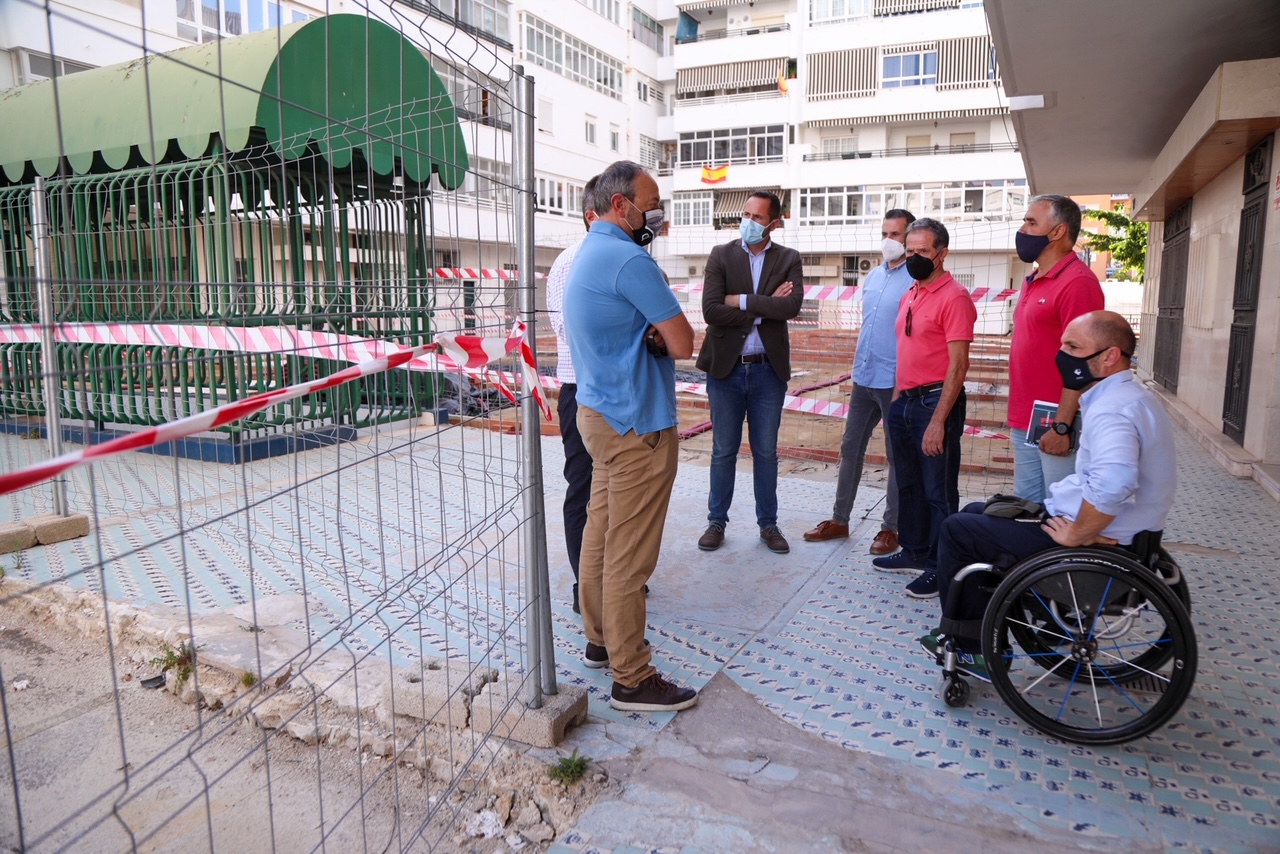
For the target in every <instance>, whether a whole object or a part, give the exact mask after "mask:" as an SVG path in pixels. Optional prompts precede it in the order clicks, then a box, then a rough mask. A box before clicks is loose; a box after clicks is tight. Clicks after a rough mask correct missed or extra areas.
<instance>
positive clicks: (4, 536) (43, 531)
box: [0, 513, 89, 555]
mask: <svg viewBox="0 0 1280 854" xmlns="http://www.w3.org/2000/svg"><path fill="white" fill-rule="evenodd" d="M88 535H89V517H88V516H86V515H85V514H83V513H72V514H71V515H70V516H58V515H49V516H32V517H31V518H30V519H22V520H20V521H17V522H4V523H2V524H0V555H3V554H12V553H13V552H21V551H25V550H26V549H29V548H33V547H34V546H37V545H41V546H47V545H50V544H52V543H61V542H63V541H64V540H74V539H76V538H77V537H87V536H88Z"/></svg>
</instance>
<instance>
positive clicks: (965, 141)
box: [950, 132, 978, 148]
mask: <svg viewBox="0 0 1280 854" xmlns="http://www.w3.org/2000/svg"><path fill="white" fill-rule="evenodd" d="M977 142H978V135H977V134H976V133H972V132H971V133H953V134H951V138H950V144H951V147H952V148H959V147H963V146H969V145H975V144H976V143H977Z"/></svg>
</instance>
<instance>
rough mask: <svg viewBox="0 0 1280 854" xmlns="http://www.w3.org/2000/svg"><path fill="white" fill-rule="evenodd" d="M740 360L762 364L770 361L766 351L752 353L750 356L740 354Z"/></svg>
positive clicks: (748, 363) (743, 362)
mask: <svg viewBox="0 0 1280 854" xmlns="http://www.w3.org/2000/svg"><path fill="white" fill-rule="evenodd" d="M738 360H739V361H740V362H742V364H744V365H762V364H764V363H765V362H767V361H769V357H768V355H766V354H765V353H752V354H751V355H750V356H739V357H738Z"/></svg>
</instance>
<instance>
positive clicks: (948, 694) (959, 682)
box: [942, 676, 969, 709]
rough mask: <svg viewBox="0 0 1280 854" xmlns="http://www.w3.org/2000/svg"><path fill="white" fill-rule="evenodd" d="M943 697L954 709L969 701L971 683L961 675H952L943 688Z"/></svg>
mask: <svg viewBox="0 0 1280 854" xmlns="http://www.w3.org/2000/svg"><path fill="white" fill-rule="evenodd" d="M942 699H943V701H944V702H946V704H947V705H948V706H951V707H952V708H953V709H954V708H958V707H960V706H963V705H964V704H965V703H967V702H969V683H968V682H966V681H965V680H964V679H963V678H962V677H960V676H951V677H949V678H948V679H947V685H946V687H945V688H943V690H942Z"/></svg>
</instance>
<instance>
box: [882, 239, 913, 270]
mask: <svg viewBox="0 0 1280 854" xmlns="http://www.w3.org/2000/svg"><path fill="white" fill-rule="evenodd" d="M880 254H881V255H883V256H884V260H886V261H888V262H889V263H890V264H892V263H893V262H894V261H897V260H898V259H899V258H901V257H902V256H903V255H906V254H907V247H905V246H903V245H902V244H901V243H899V242H898V241H896V240H894V239H893V238H892V237H886V238H885V239H884V241H883V242H882V243H881V244H880Z"/></svg>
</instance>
